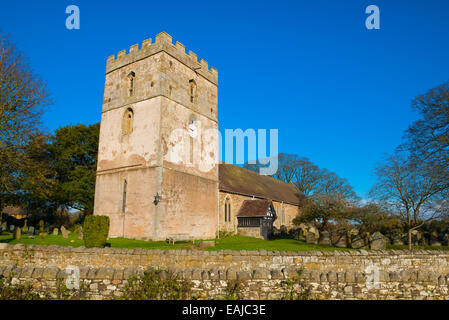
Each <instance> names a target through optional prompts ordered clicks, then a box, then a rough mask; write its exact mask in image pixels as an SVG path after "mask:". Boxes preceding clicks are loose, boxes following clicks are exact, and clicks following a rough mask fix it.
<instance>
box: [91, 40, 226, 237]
mask: <svg viewBox="0 0 449 320" xmlns="http://www.w3.org/2000/svg"><path fill="white" fill-rule="evenodd" d="M217 86H218V72H217V70H216V69H214V68H210V69H209V67H208V64H207V62H206V61H204V60H202V59H201V61H200V62H199V63H198V60H197V56H196V55H195V54H194V53H193V52H191V51H190V52H189V54H186V52H185V47H184V46H183V45H182V44H181V43H179V42H176V45H173V43H172V38H171V36H170V35H168V34H167V33H165V32H162V33H160V34H158V35H157V36H156V40H155V42H154V43H152V41H151V39H148V40H145V41H144V42H143V43H142V46H141V48H140V49H139V46H138V45H137V44H136V45H134V46H132V47H131V48H130V50H129V53H128V54H127V53H126V50H124V51H121V52H119V53H118V55H117V58H115V56H111V57H109V58H108V59H107V65H106V81H105V89H104V98H103V109H102V115H101V127H100V141H99V151H98V168H97V178H96V179H97V180H96V189H95V208H94V214H95V215H107V216H109V217H110V222H111V226H110V231H109V236H110V237H126V238H136V239H152V240H165V239H166V238H167V237H169V236H171V235H176V234H188V235H190V236H193V237H194V238H196V239H199V238H202V239H206V238H214V237H215V235H216V232H217V224H218V193H219V191H218V109H217V108H218V102H217V101H218V100H217Z"/></svg>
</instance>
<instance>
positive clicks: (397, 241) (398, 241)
mask: <svg viewBox="0 0 449 320" xmlns="http://www.w3.org/2000/svg"><path fill="white" fill-rule="evenodd" d="M392 244H393V245H395V246H403V245H404V241H402V239H401V237H399V236H397V237H394V238H393V242H392Z"/></svg>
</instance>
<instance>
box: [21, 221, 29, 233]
mask: <svg viewBox="0 0 449 320" xmlns="http://www.w3.org/2000/svg"><path fill="white" fill-rule="evenodd" d="M22 231H23V234H27V233H28V225H27V219H25V222H24V224H23V228H22Z"/></svg>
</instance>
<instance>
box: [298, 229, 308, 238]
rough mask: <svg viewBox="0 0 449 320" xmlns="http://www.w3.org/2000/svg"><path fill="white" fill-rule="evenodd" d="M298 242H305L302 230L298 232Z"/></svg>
mask: <svg viewBox="0 0 449 320" xmlns="http://www.w3.org/2000/svg"><path fill="white" fill-rule="evenodd" d="M297 239H298V240H299V241H306V236H305V233H304V230H303V229H299V230H298V238H297Z"/></svg>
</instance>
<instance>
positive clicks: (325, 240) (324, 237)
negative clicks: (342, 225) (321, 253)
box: [320, 231, 331, 246]
mask: <svg viewBox="0 0 449 320" xmlns="http://www.w3.org/2000/svg"><path fill="white" fill-rule="evenodd" d="M320 244H323V245H326V246H330V245H331V237H330V235H329V231H323V232H321V234H320Z"/></svg>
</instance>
